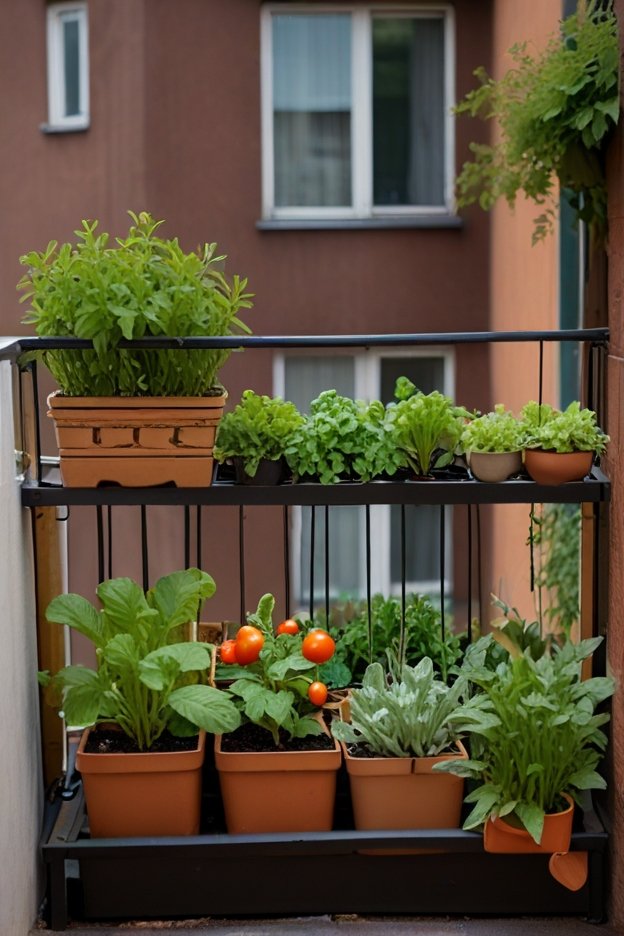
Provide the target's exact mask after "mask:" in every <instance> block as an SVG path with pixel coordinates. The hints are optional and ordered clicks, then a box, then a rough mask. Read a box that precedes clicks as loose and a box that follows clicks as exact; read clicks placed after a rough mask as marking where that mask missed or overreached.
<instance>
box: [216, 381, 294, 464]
mask: <svg viewBox="0 0 624 936" xmlns="http://www.w3.org/2000/svg"><path fill="white" fill-rule="evenodd" d="M303 423H304V417H303V416H302V415H301V414H300V413H299V411H298V410H297V407H296V406H295V405H294V403H290V402H288V401H286V400H282V399H280V398H279V397H268V396H260V395H258V394H256V393H254V392H253V390H245V392H244V393H243V396H242V398H241V401H240V403H238V404H237V406H236V407H235V408H234V409H233V410H232V411H231V412H230V413H226V414H225V416H224V417H223V418H222V420H221V422H220V423H219V429H218V432H217V441H216V445H215V450H214V457H215V458H216V460H217V461H218V462H224V461H225V460H226V459H228V458H234V457H240V458H242V459H243V466H244V469H245V472H246V473H247V474H248V475H249V476H250V477H251V478H253V477H255V475H256V472H257V470H258V465H259V463H260V461H261V460H262V459H263V458H267V459H269V460H270V461H277V460H278V459H279V458H281V457H282V456H283V454H284V452H285V450H286V448H287V446H288V444H289V441H290V438H291V436H292V434H293V432H295V431H296V430H297V429H298V428H299V427H300V426H302V425H303Z"/></svg>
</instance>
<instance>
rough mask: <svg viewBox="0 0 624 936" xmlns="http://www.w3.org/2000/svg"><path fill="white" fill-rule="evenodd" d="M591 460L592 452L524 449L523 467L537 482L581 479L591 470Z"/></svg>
mask: <svg viewBox="0 0 624 936" xmlns="http://www.w3.org/2000/svg"><path fill="white" fill-rule="evenodd" d="M593 460H594V453H593V452H547V451H544V450H543V449H526V450H525V453H524V465H525V468H526V470H527V471H528V473H529V475H530V477H531V478H532V479H533V481H536V482H537V483H538V484H549V485H552V484H565V483H566V482H567V481H582V480H583V478H584V477H585V476H586V475H588V474H589V472H590V471H591V467H592V462H593Z"/></svg>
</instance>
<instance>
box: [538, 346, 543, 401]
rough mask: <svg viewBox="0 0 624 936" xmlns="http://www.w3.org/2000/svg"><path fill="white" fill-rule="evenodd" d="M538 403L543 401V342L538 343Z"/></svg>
mask: <svg viewBox="0 0 624 936" xmlns="http://www.w3.org/2000/svg"><path fill="white" fill-rule="evenodd" d="M538 381H539V384H538V403H539V405H540V406H541V405H542V403H543V402H544V342H543V341H540V343H539V375H538Z"/></svg>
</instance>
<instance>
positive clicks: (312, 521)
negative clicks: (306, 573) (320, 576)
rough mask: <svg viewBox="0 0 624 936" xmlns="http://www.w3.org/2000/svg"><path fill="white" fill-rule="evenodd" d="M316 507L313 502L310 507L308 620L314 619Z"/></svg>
mask: <svg viewBox="0 0 624 936" xmlns="http://www.w3.org/2000/svg"><path fill="white" fill-rule="evenodd" d="M315 528H316V508H315V507H314V504H313V505H312V506H311V507H310V620H311V621H313V620H314V553H315V550H316V544H315V542H314V540H315V535H316V529H315Z"/></svg>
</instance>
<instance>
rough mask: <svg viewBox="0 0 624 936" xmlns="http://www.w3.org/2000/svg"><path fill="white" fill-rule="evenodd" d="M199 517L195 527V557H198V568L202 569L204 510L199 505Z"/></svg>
mask: <svg viewBox="0 0 624 936" xmlns="http://www.w3.org/2000/svg"><path fill="white" fill-rule="evenodd" d="M196 509H197V517H196V527H195V555H196V556H197V568H198V569H201V567H202V508H201V504H198V505H197V508H196Z"/></svg>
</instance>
